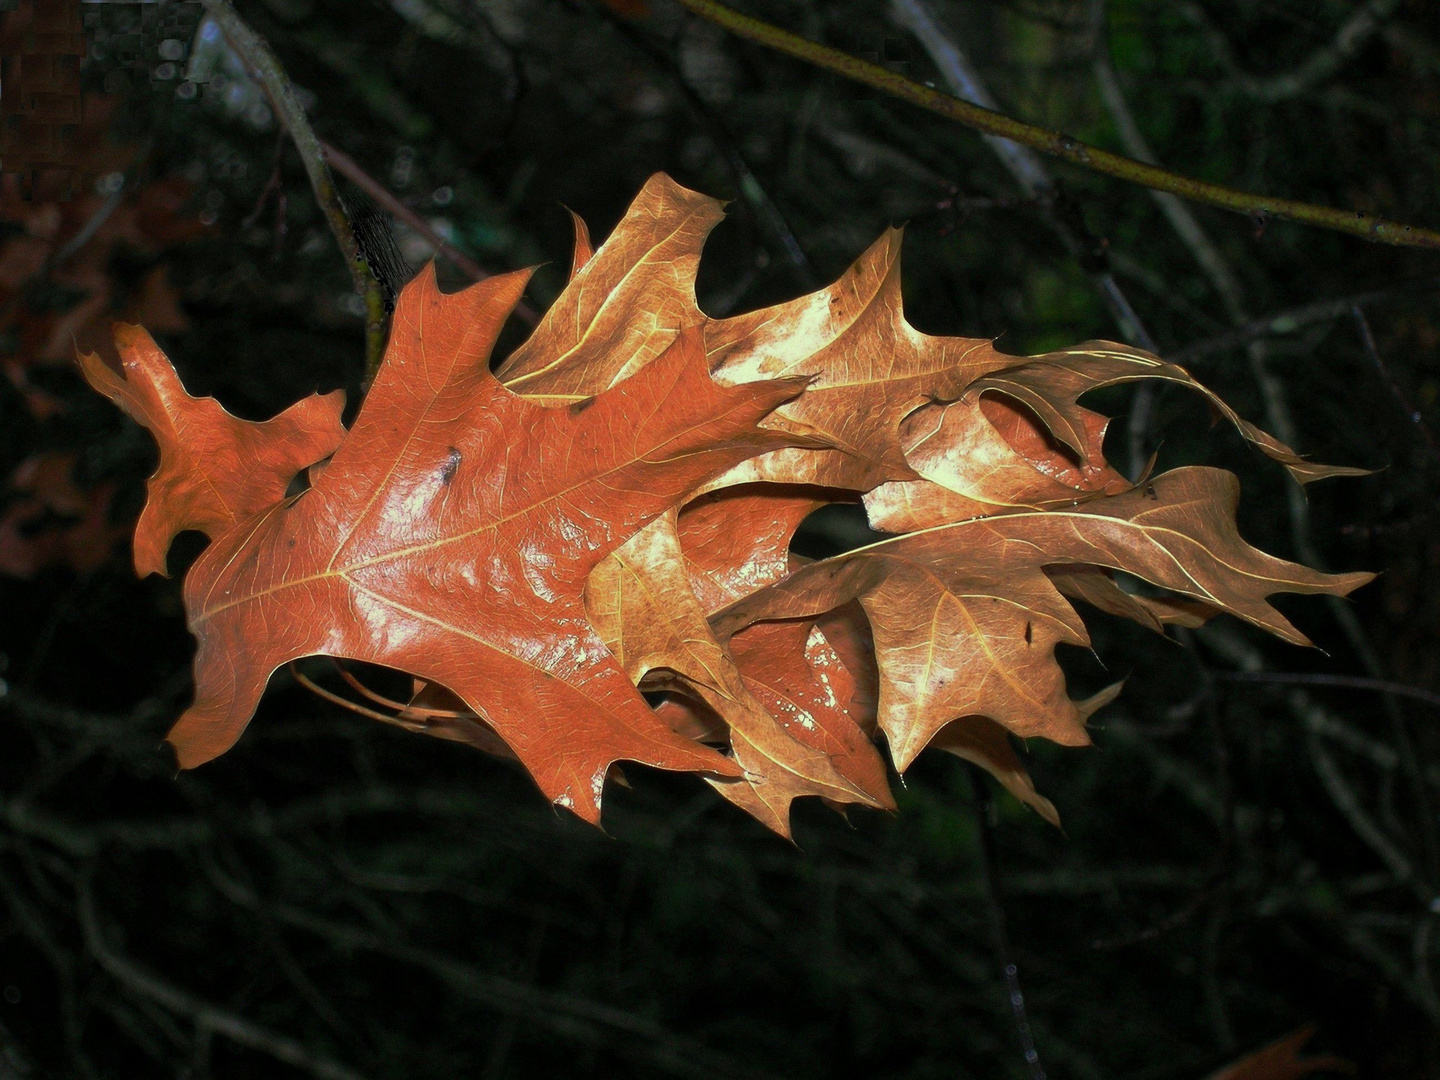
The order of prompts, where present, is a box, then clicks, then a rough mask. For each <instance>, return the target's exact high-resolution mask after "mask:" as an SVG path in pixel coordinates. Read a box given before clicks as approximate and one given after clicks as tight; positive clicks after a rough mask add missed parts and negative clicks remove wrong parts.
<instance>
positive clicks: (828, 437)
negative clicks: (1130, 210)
mask: <svg viewBox="0 0 1440 1080" xmlns="http://www.w3.org/2000/svg"><path fill="white" fill-rule="evenodd" d="M901 237H902V234H901V232H900V230H899V229H888V230H886V232H885V234H884V235H883V236H881V237H880V239H879V240H877V241H876V242H875V243H874V244H872V245H871V246H870V248H869V250H868V251H866V252H865V253H864V254H863V255H861V256H860V258H859V259H857V260H856V261H855V263H854V265H852V266H851V267H850V269H849V270H847V271H846V272H845V273H844V274H843V275H842V276H841V277H840V279H839V280H838V281H836V282H835V283H834V284H833V285H831V286H829V287H828V288H826V289H822V290H820V291H819V292H815V293H811V294H809V295H808V296H802V297H800V298H799V299H796V300H792V301H790V302H788V303H784V304H779V305H777V306H775V307H772V308H765V309H763V310H761V311H756V312H751V313H749V314H747V315H739V316H736V317H734V318H730V319H719V320H714V321H713V322H711V323H709V324H708V325H707V326H706V329H705V344H706V348H707V349H708V350H709V352H710V357H711V365H712V367H713V368H714V370H715V378H716V379H717V380H719V381H720V382H722V383H746V382H751V381H754V380H760V379H774V378H781V377H784V376H795V375H805V376H808V377H809V379H810V383H809V385H808V386H807V388H806V391H805V393H804V394H803V395H801V396H800V397H799V398H797V399H795V400H794V401H792V402H789V403H788V404H786V405H784V406H782V407H781V408H780V409H777V410H776V411H775V415H774V416H772V417H771V418H770V419H768V420H767V421H766V422H765V426H766V427H771V428H775V429H777V430H784V431H789V432H791V433H792V434H795V435H797V436H803V437H807V438H809V439H811V440H814V441H816V442H818V443H821V444H823V447H824V448H821V449H815V448H807V447H790V448H786V449H783V450H777V451H774V452H773V453H771V454H767V455H765V456H764V457H762V458H759V459H757V460H754V461H748V462H746V463H745V464H744V465H742V466H740V467H739V468H737V469H734V470H732V471H731V472H730V473H727V474H726V475H725V476H724V477H722V478H721V480H720V481H719V482H717V486H718V484H727V483H728V484H738V483H745V482H753V481H769V482H772V483H791V484H812V485H818V486H821V487H832V488H844V489H849V490H852V491H868V490H870V489H871V488H873V487H876V486H877V485H879V484H882V483H884V482H885V481H887V480H913V479H915V478H916V477H917V473H916V471H915V469H914V468H913V467H912V466H911V465H910V463H909V462H908V461H907V460H906V457H905V450H904V445H903V439H902V436H901V426H902V423H903V421H904V420H905V418H906V417H907V416H909V415H910V414H911V413H913V412H914V411H915V410H916V409H919V408H920V407H922V406H924V405H926V404H928V403H930V402H933V401H953V400H955V399H956V398H958V397H960V396H961V395H962V394H963V393H964V392H965V391H966V389H967V388H968V387H969V386H970V385H971V384H972V383H973V382H974V381H975V380H976V379H978V378H980V377H981V376H983V375H985V374H988V373H989V372H991V371H995V370H998V369H1001V368H1004V367H1007V366H1012V365H1014V364H1015V363H1017V360H1016V358H1015V357H1013V356H1006V355H1005V354H1004V353H1000V352H997V351H996V350H995V349H994V348H993V347H992V346H991V344H990V342H989V341H986V340H983V339H977V338H960V337H932V336H930V335H928V334H922V333H921V332H920V331H918V330H916V329H915V328H914V327H913V326H911V325H910V324H909V323H908V322H907V321H906V320H905V314H904V310H903V302H902V298H901V294H900V243H901Z"/></svg>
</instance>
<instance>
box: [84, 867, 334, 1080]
mask: <svg viewBox="0 0 1440 1080" xmlns="http://www.w3.org/2000/svg"><path fill="white" fill-rule="evenodd" d="M79 901H80V903H79V908H80V929H81V931H82V932H83V933H84V936H85V945H86V947H87V948H88V949H89V951H90V955H91V956H93V957H94V958H95V961H96V963H98V964H99V965H100V966H101V967H102V968H104V969H105V971H106V973H107V974H109V975H110V976H111V977H112V978H113V979H115V981H116V982H118V983H120V984H121V985H122V986H124V987H125V988H126V989H127V990H128V991H130V992H131V993H132V994H135V995H137V996H139V997H142V998H147V999H149V1000H150V1001H153V1002H155V1003H156V1004H158V1005H160V1006H161V1007H162V1008H165V1009H168V1010H169V1011H170V1012H172V1013H176V1014H178V1015H180V1016H183V1017H186V1018H187V1019H188V1020H190V1021H191V1022H192V1023H193V1024H194V1025H195V1026H196V1028H197V1029H199V1030H200V1031H205V1032H218V1033H219V1034H221V1035H224V1036H225V1037H226V1038H228V1039H230V1040H232V1041H233V1042H237V1043H239V1044H240V1045H241V1046H245V1047H249V1048H250V1049H251V1050H257V1051H259V1052H260V1053H262V1054H268V1055H269V1056H270V1057H273V1058H275V1059H276V1060H277V1061H283V1062H284V1063H285V1064H287V1065H293V1066H294V1067H295V1068H297V1069H299V1070H301V1071H302V1072H307V1073H309V1074H310V1075H311V1076H315V1077H319V1078H320V1080H362V1078H361V1076H360V1074H359V1073H357V1072H354V1071H353V1070H351V1069H348V1068H346V1067H345V1066H344V1065H341V1064H340V1063H339V1062H337V1061H335V1060H333V1059H331V1058H328V1057H325V1056H323V1055H320V1054H316V1053H314V1052H313V1051H311V1050H310V1049H308V1048H307V1047H305V1046H303V1045H302V1044H300V1043H299V1042H297V1041H295V1040H294V1039H292V1038H290V1037H289V1036H288V1035H282V1034H280V1033H279V1032H277V1031H271V1030H270V1029H269V1028H266V1027H261V1026H260V1025H259V1024H256V1023H252V1022H251V1021H249V1020H246V1019H245V1018H244V1017H243V1016H238V1015H236V1014H235V1013H232V1012H230V1011H229V1010H228V1009H222V1008H220V1006H218V1005H212V1004H211V1003H210V1002H208V1001H202V1000H201V999H200V998H197V997H195V996H193V995H192V994H191V993H190V992H189V991H187V990H182V989H181V988H180V987H178V986H176V985H175V984H174V983H171V982H169V981H168V980H166V979H164V978H162V977H161V976H159V975H156V974H155V973H154V972H151V971H148V970H146V969H145V968H143V967H141V966H140V965H139V964H137V963H135V962H134V961H133V960H130V959H129V958H128V957H124V956H121V955H120V954H119V953H117V952H114V951H112V950H111V948H110V946H109V945H108V944H107V943H106V941H105V938H104V936H103V934H102V933H101V931H100V923H99V920H98V919H97V918H96V914H95V901H94V897H93V896H92V895H91V892H90V886H89V885H88V883H83V882H82V884H81V887H80V896H79Z"/></svg>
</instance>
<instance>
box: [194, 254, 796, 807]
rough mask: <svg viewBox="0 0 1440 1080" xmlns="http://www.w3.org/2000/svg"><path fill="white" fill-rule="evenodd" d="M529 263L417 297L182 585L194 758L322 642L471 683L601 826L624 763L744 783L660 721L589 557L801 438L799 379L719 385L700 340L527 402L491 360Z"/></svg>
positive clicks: (511, 734) (409, 296)
mask: <svg viewBox="0 0 1440 1080" xmlns="http://www.w3.org/2000/svg"><path fill="white" fill-rule="evenodd" d="M527 278H528V274H524V273H520V274H509V275H505V276H501V277H495V278H491V279H488V280H486V281H484V282H481V283H479V284H477V285H474V286H471V287H470V288H468V289H466V290H465V291H463V292H460V293H456V294H452V295H448V296H447V295H442V294H441V293H440V291H439V290H438V288H437V287H436V285H435V278H434V271H433V266H432V267H430V268H427V269H426V270H425V271H424V272H422V273H421V274H420V276H419V277H417V278H416V280H415V281H412V282H411V283H410V284H409V285H408V286H406V288H405V290H404V291H403V292H402V293H401V296H400V299H399V303H398V304H397V307H396V310H395V314H394V320H393V327H392V331H391V337H390V343H389V345H388V347H387V349H386V354H385V361H384V363H383V364H382V366H381V369H380V372H379V374H378V376H377V378H376V380H375V383H374V385H373V386H372V388H371V390H370V393H369V395H368V396H367V398H366V400H365V403H364V406H363V408H362V409H361V411H360V414H359V416H358V418H357V419H356V421H355V425H354V427H353V428H352V429H351V430H350V432H349V433H348V434H347V435H346V437H345V439H344V441H343V442H342V444H341V445H340V447H339V449H337V450H336V451H335V454H334V456H333V458H332V459H331V461H330V463H329V465H328V466H327V467H326V468H325V469H324V470H323V471H322V472H320V473H319V475H318V476H317V477H315V479H314V481H313V485H312V486H311V488H310V489H309V490H307V491H305V492H303V493H301V494H300V495H298V496H296V497H294V498H291V499H286V500H284V501H282V502H278V503H276V504H275V505H274V506H272V507H271V508H270V509H268V510H265V511H263V512H261V513H259V514H257V515H255V516H253V517H251V518H250V519H248V520H247V521H244V522H242V523H241V524H240V525H239V526H238V527H236V528H234V529H232V530H230V531H229V532H227V533H225V534H223V535H222V536H220V537H219V538H218V539H217V540H216V541H215V542H214V543H213V544H212V545H211V546H210V548H209V549H207V550H206V551H205V553H204V554H203V555H202V556H201V557H200V559H199V560H198V561H197V562H196V564H195V566H194V567H193V568H192V569H191V571H190V573H189V576H188V578H187V580H186V583H185V598H186V608H187V611H188V613H189V618H190V627H191V631H192V633H194V635H195V636H196V638H197V639H198V641H199V651H198V654H197V657H196V664H195V670H196V683H197V689H196V701H195V704H194V705H192V706H191V708H190V709H189V710H188V711H187V712H186V713H185V715H184V716H182V717H181V718H180V720H179V722H178V723H177V724H176V725H175V727H174V728H173V729H172V731H171V733H170V741H171V742H172V743H173V744H174V745H175V747H176V749H177V752H178V754H179V758H180V761H181V764H182V765H184V766H187V767H188V766H193V765H197V764H199V763H201V762H204V761H206V760H209V759H210V758H212V757H214V756H216V755H217V754H219V753H222V752H223V751H224V750H226V749H228V748H229V747H230V746H231V745H232V744H233V743H234V741H235V739H236V738H238V736H239V734H240V732H241V731H242V730H243V729H244V727H245V725H246V724H247V723H248V722H249V719H250V717H251V715H252V713H253V712H254V709H255V705H256V703H257V702H258V700H259V698H260V695H261V693H262V691H263V689H264V686H265V683H266V681H267V679H268V678H269V676H270V674H271V673H272V672H273V671H274V670H275V669H276V668H277V667H278V666H280V665H281V664H284V663H286V662H287V661H289V660H293V659H296V658H299V657H302V656H309V655H315V654H323V655H330V656H335V657H345V658H350V659H355V660H361V661H366V662H370V663H377V664H383V665H386V666H389V667H392V668H398V669H401V670H404V671H408V672H410V673H412V674H413V675H415V676H416V677H418V678H421V679H424V680H426V681H430V682H437V683H440V684H441V685H443V686H444V687H446V688H447V689H449V690H451V691H453V692H454V693H455V694H456V695H458V696H459V698H460V699H461V700H462V701H463V702H464V703H465V705H466V707H467V708H469V709H471V710H473V711H474V712H475V713H476V714H477V715H478V716H479V717H480V718H482V719H483V720H484V721H485V722H486V723H487V724H488V725H489V726H490V727H491V728H493V729H494V730H495V731H496V732H497V733H498V734H499V735H500V736H501V737H502V738H503V739H504V740H505V741H506V743H507V744H508V745H509V746H510V748H511V749H512V750H514V751H515V754H516V755H517V756H518V757H519V758H520V760H521V761H522V762H523V763H524V765H525V766H526V768H527V769H528V770H529V772H530V774H531V775H532V776H533V777H534V778H535V780H536V781H537V782H538V784H539V786H540V787H541V789H542V790H543V791H544V792H545V794H546V795H547V796H548V797H549V798H550V799H551V800H553V801H554V802H556V803H558V804H559V805H563V806H567V807H569V808H571V809H573V810H574V811H575V812H576V813H577V814H579V815H580V816H581V817H583V818H585V819H587V820H590V821H595V820H598V817H599V812H600V798H601V792H602V788H603V785H604V781H605V776H606V773H607V771H608V770H609V767H610V764H611V763H612V762H614V761H618V760H630V761H637V762H641V763H644V764H647V765H653V766H656V767H658V768H666V769H677V770H687V771H698V772H708V773H714V774H717V775H732V776H733V775H736V774H737V773H738V772H739V769H738V767H737V766H736V764H735V763H734V762H733V761H731V760H730V759H728V758H726V757H724V756H723V755H721V754H719V753H717V752H716V751H714V750H712V749H709V748H708V747H704V746H700V745H697V744H695V743H693V742H691V741H690V740H687V739H683V738H680V737H678V736H676V735H675V734H673V733H672V732H671V731H670V730H668V729H667V728H666V727H665V725H664V724H663V723H662V722H660V721H659V720H658V719H657V718H656V716H655V714H654V712H653V711H652V710H651V709H650V708H649V706H648V705H646V703H645V700H644V699H643V698H642V697H641V696H640V694H639V692H638V691H637V690H636V689H635V687H634V686H633V685H632V684H631V682H630V680H629V679H628V678H627V677H626V675H625V672H624V670H623V669H622V668H621V667H620V665H619V664H618V663H617V662H616V661H615V659H614V657H613V656H612V655H611V653H610V652H609V650H608V649H606V647H605V645H604V643H603V642H602V641H601V640H600V639H599V637H598V636H597V635H596V634H595V632H594V630H593V629H592V628H591V626H590V624H589V622H588V621H587V620H586V617H585V610H584V604H583V599H582V594H583V590H584V585H585V581H586V578H587V577H588V575H589V573H590V571H591V570H592V569H593V568H594V567H595V565H596V564H597V563H599V562H600V561H601V560H602V559H604V558H605V557H606V556H607V555H608V554H609V553H610V552H611V551H613V550H614V549H615V548H616V547H618V546H619V545H620V544H622V543H624V542H625V541H626V540H628V539H629V538H630V537H631V536H632V535H634V534H635V533H636V532H638V531H639V530H640V529H641V528H643V527H644V526H645V525H646V524H647V523H649V522H650V521H652V520H654V519H655V518H656V517H658V516H660V515H661V514H663V513H664V512H665V510H666V509H667V508H668V507H670V506H672V505H675V504H677V503H680V502H683V501H684V499H685V497H686V496H687V494H688V493H689V492H691V491H692V490H694V489H695V488H696V487H698V486H699V485H700V484H702V483H703V482H704V481H706V480H707V479H709V478H710V477H711V476H713V475H715V474H716V473H718V472H720V471H722V470H724V469H726V468H728V467H730V466H733V465H734V464H735V463H736V462H737V461H740V460H743V459H745V458H747V457H750V456H753V455H754V454H756V453H758V452H763V451H765V450H768V449H770V448H772V447H773V446H775V445H776V443H777V442H778V441H780V438H779V437H777V436H776V435H775V434H774V433H769V432H764V431H761V430H760V429H759V428H758V426H757V425H758V422H759V420H760V419H761V418H763V417H764V416H765V415H766V414H767V413H769V412H770V411H771V410H772V409H774V407H775V406H776V405H778V404H779V403H780V402H782V401H784V400H786V399H787V398H789V397H791V396H793V395H794V394H796V393H798V392H799V390H800V389H801V386H800V384H798V383H797V382H795V381H793V380H792V381H778V382H772V383H769V384H765V385H757V386H750V387H742V388H725V387H721V386H719V385H717V384H716V383H714V382H713V381H712V380H711V378H710V376H709V373H708V371H707V370H706V366H705V358H704V354H703V352H702V351H701V349H700V344H699V339H698V336H696V335H693V334H692V335H686V336H682V337H680V338H677V339H676V341H675V343H674V345H673V346H672V347H671V348H670V349H669V350H667V351H666V353H665V354H663V355H662V356H660V357H659V358H657V359H656V360H655V361H654V362H652V363H650V364H648V365H646V366H645V367H644V368H643V369H642V370H641V371H639V372H638V373H637V374H636V375H635V376H634V377H632V378H630V379H626V380H624V381H623V382H621V383H619V384H617V385H616V386H615V387H614V388H613V389H611V390H609V391H607V392H605V393H603V394H600V395H598V396H596V397H594V398H591V399H586V400H584V401H580V402H576V403H575V404H573V405H570V406H559V407H547V406H544V405H540V404H537V403H535V402H530V401H526V400H525V399H523V398H521V397H519V396H517V395H515V394H513V393H511V392H510V391H508V390H506V389H505V388H504V387H502V386H501V385H500V383H499V382H498V381H497V380H496V379H495V377H494V376H493V375H491V374H490V371H489V368H488V358H489V353H490V351H491V349H492V347H493V345H494V341H495V338H496V336H497V335H498V333H499V331H500V328H501V326H502V325H503V323H504V320H505V318H506V316H507V315H508V313H509V312H510V310H511V309H512V308H513V306H514V305H515V303H516V302H517V301H518V299H519V297H520V294H521V292H522V290H523V289H524V287H525V282H526V280H527Z"/></svg>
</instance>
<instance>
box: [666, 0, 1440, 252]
mask: <svg viewBox="0 0 1440 1080" xmlns="http://www.w3.org/2000/svg"><path fill="white" fill-rule="evenodd" d="M677 2H678V3H679V4H680V6H681V7H683V8H685V9H686V10H688V11H690V12H692V13H693V14H695V15H698V16H700V17H701V18H703V19H707V20H708V21H710V22H713V23H715V24H716V25H718V26H722V27H724V28H725V29H727V30H729V31H731V32H732V33H734V34H738V35H739V36H740V37H743V38H747V39H749V40H750V41H754V42H756V43H758V44H760V45H764V46H765V47H767V48H770V49H775V50H776V51H778V52H782V53H785V54H787V55H789V56H793V57H795V58H796V59H798V60H804V61H806V62H807V63H810V64H814V65H816V66H817V67H822V68H825V69H826V70H828V71H833V72H835V73H836V74H839V75H843V76H845V77H846V78H847V79H853V80H854V81H856V82H859V83H864V84H865V85H866V86H870V87H873V88H874V89H876V90H880V91H883V92H884V93H887V94H890V95H891V96H893V97H897V98H900V99H902V100H904V101H908V102H910V103H912V104H914V105H919V106H920V107H921V108H922V109H928V110H929V111H930V112H933V113H939V114H940V115H941V116H945V117H948V118H949V119H951V120H955V121H958V122H959V123H961V124H964V125H965V126H966V127H969V128H973V129H974V130H976V131H979V132H982V133H983V134H986V135H997V136H999V137H1001V138H1004V139H1009V140H1011V141H1012V142H1017V143H1020V144H1022V145H1024V146H1029V147H1031V148H1033V149H1035V150H1038V151H1040V152H1041V153H1043V154H1050V155H1051V156H1053V157H1058V158H1061V159H1063V160H1065V161H1068V162H1070V163H1071V164H1074V165H1079V166H1081V167H1082V168H1086V169H1090V170H1092V171H1094V172H1098V173H1104V174H1105V175H1106V176H1113V177H1116V178H1117V179H1120V180H1128V181H1130V182H1131V183H1134V184H1140V185H1141V186H1143V187H1148V188H1151V189H1153V190H1155V191H1168V192H1170V193H1171V194H1173V195H1178V196H1179V197H1180V198H1182V199H1189V200H1191V201H1192V202H1198V203H1205V204H1207V205H1209V206H1218V207H1220V208H1221V209H1223V210H1232V211H1234V212H1236V213H1239V214H1246V215H1248V216H1250V217H1251V218H1253V219H1255V220H1256V221H1258V222H1260V223H1264V222H1265V221H1267V220H1268V219H1270V218H1283V219H1285V220H1288V221H1298V222H1300V223H1302V224H1305V225H1314V226H1317V227H1318V228H1322V229H1331V230H1333V231H1335V232H1342V233H1348V234H1349V235H1351V236H1358V237H1360V238H1361V239H1362V240H1369V241H1372V242H1374V243H1378V244H1393V245H1395V246H1397V247H1415V248H1431V249H1440V232H1437V231H1435V230H1433V229H1424V228H1421V227H1419V226H1417V225H1406V224H1403V223H1401V222H1395V221H1386V220H1384V219H1383V218H1378V217H1375V216H1374V215H1372V214H1367V213H1364V212H1363V211H1358V210H1356V211H1351V210H1337V209H1335V208H1334V207H1330V206H1317V205H1315V204H1313V203H1304V202H1298V201H1296V200H1294V199H1279V198H1274V197H1271V196H1269V195H1255V194H1251V193H1250V192H1245V191H1237V190H1235V189H1234V188H1227V187H1224V186H1222V185H1220V184H1211V183H1208V182H1206V181H1204V180H1197V179H1195V178H1193V177H1189V176H1184V175H1182V174H1180V173H1175V172H1171V171H1170V170H1169V169H1162V168H1160V167H1159V166H1158V165H1147V164H1146V163H1145V162H1143V161H1135V160H1133V159H1132V158H1127V157H1123V156H1121V155H1120V154H1112V153H1110V152H1109V151H1106V150H1100V149H1098V148H1096V147H1093V146H1088V145H1086V144H1085V143H1083V142H1081V141H1080V140H1079V139H1076V138H1074V137H1073V136H1070V135H1066V134H1064V133H1062V132H1058V131H1051V130H1049V129H1048V128H1043V127H1037V126H1035V125H1034V124H1027V123H1024V122H1023V121H1020V120H1016V119H1014V118H1012V117H1009V116H1006V115H1005V114H1004V113H999V112H994V111H992V110H990V109H985V108H982V107H980V106H979V105H972V104H970V103H969V102H966V101H961V100H960V99H959V98H956V97H952V96H951V95H949V94H947V93H945V92H944V91H941V90H936V89H934V88H932V87H929V86H925V85H923V84H922V83H918V82H915V81H914V80H912V79H907V78H905V77H904V76H903V75H898V74H896V73H895V72H893V71H891V70H889V69H888V68H885V67H881V66H880V65H879V64H873V63H870V62H869V61H867V60H861V59H860V58H858V57H855V56H851V55H850V54H848V53H844V52H841V51H840V50H838V49H832V48H830V47H829V46H826V45H820V44H818V43H816V42H813V41H810V40H808V39H806V38H803V37H800V36H799V35H798V34H792V33H790V32H789V31H788V30H782V29H780V27H778V26H773V25H771V24H770V23H767V22H764V21H763V20H760V19H756V18H753V17H751V16H749V15H743V14H741V13H740V12H738V11H735V10H733V9H732V8H729V7H726V6H725V5H724V4H720V3H716V2H715V0H677Z"/></svg>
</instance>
